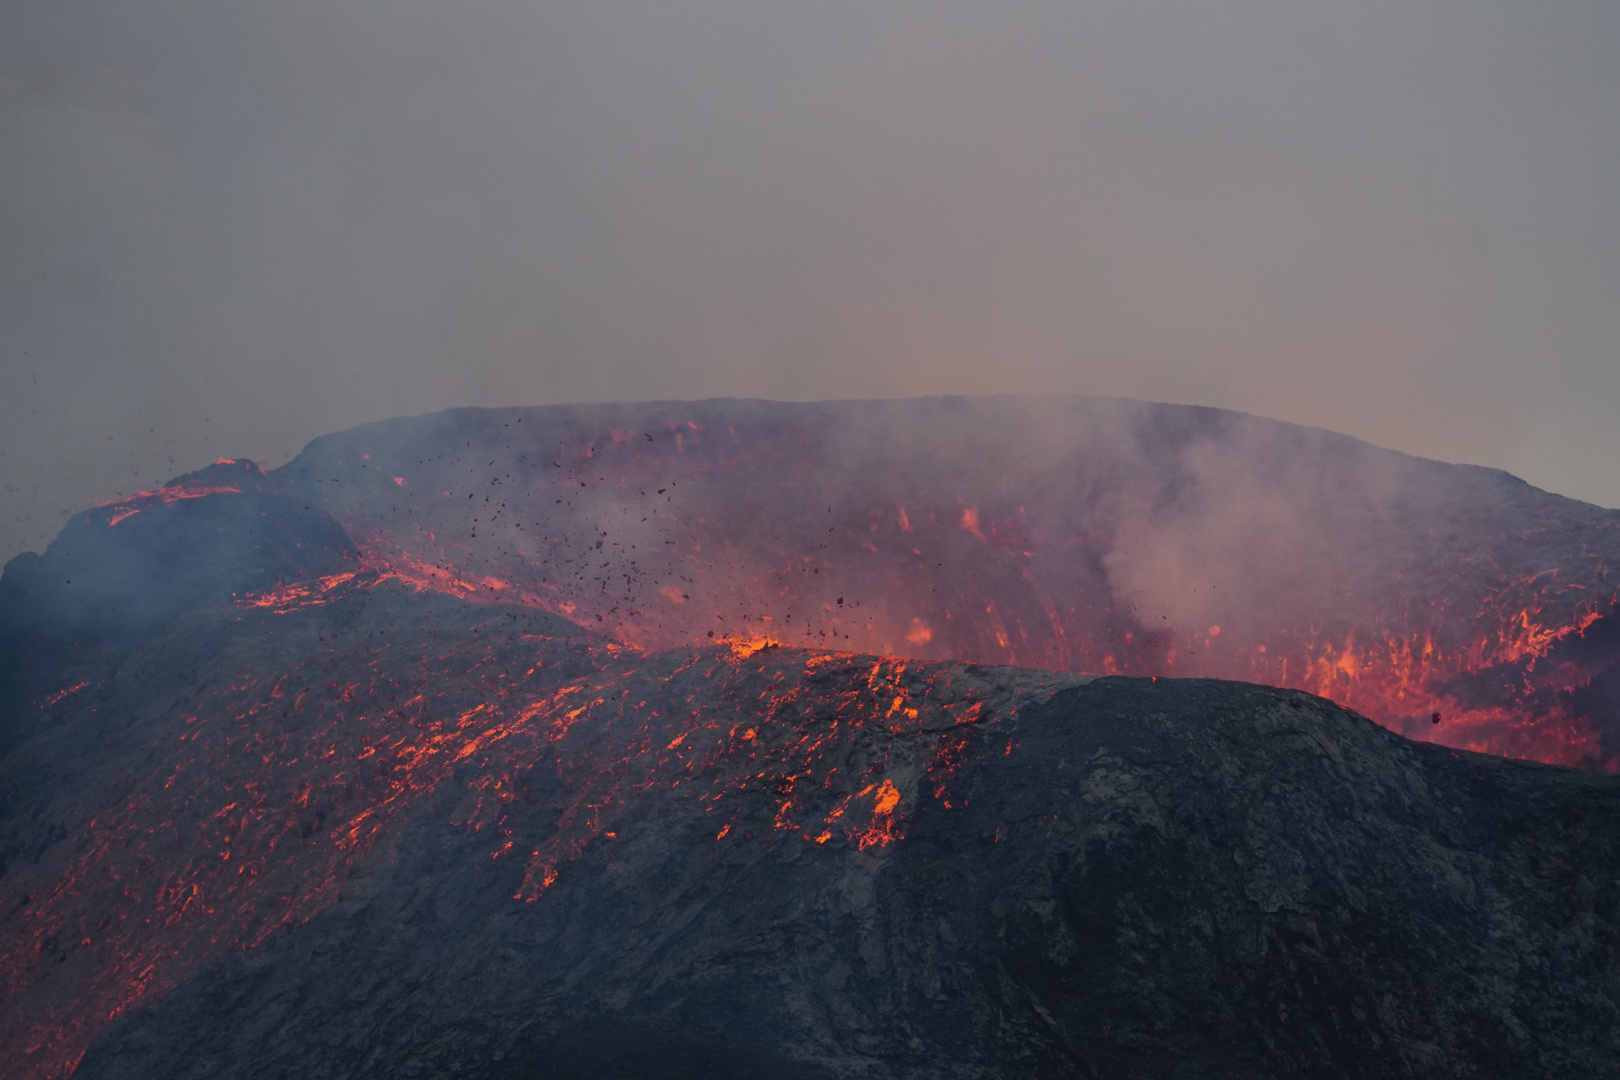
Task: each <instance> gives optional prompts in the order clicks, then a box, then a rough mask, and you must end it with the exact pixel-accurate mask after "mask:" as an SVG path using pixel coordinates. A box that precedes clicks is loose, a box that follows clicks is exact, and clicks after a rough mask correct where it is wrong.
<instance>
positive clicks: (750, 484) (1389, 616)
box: [0, 399, 1620, 1080]
mask: <svg viewBox="0 0 1620 1080" xmlns="http://www.w3.org/2000/svg"><path fill="white" fill-rule="evenodd" d="M1617 530H1620V513H1616V512H1614V511H1609V510H1604V509H1601V508H1597V507H1593V506H1589V505H1586V504H1582V503H1577V502H1573V501H1571V500H1567V499H1561V498H1559V497H1557V496H1553V495H1550V494H1547V493H1545V492H1541V491H1538V490H1536V489H1534V488H1531V487H1529V486H1528V485H1526V484H1524V483H1522V482H1521V481H1518V480H1516V479H1514V478H1512V477H1511V476H1508V475H1506V474H1504V473H1500V472H1495V471H1491V470H1485V469H1477V468H1471V467H1463V466H1451V465H1443V464H1439V463H1436V462H1429V461H1422V460H1419V459H1415V458H1410V457H1406V456H1404V455H1400V454H1395V453H1392V452H1388V451H1383V450H1378V449H1376V448H1374V447H1370V446H1368V445H1366V444H1363V443H1360V442H1357V441H1355V440H1352V439H1349V438H1346V437H1343V436H1337V435H1332V434H1329V433H1326V432H1321V431H1315V430H1312V429H1306V428H1299V427H1295V426H1291V425H1285V424H1279V423H1274V422H1270V421H1264V420H1260V419H1257V418H1253V417H1248V416H1243V415H1239V414H1233V413H1224V412H1220V411H1217V410H1209V409H1195V408H1188V407H1178V406H1164V405H1149V404H1145V403H1138V402H1129V401H1113V400H1095V399H1071V400H1055V401H1040V402H1034V401H1027V400H1019V399H932V400H917V401H898V402H841V403H823V404H815V405H787V404H780V403H769V402H738V401H717V402H703V403H662V404H651V405H623V406H576V407H555V408H537V409H502V410H457V411H452V412H448V413H441V414H436V415H433V416H429V417H423V418H417V419H408V420H394V421H388V422H385V423H381V424H375V425H369V426H367V427H363V428H357V429H354V430H352V431H348V432H342V433H339V434H335V435H331V436H327V437H325V438H322V439H319V440H316V442H314V443H312V444H311V445H310V446H309V447H308V448H307V449H306V450H305V451H304V452H303V453H302V454H301V455H299V457H297V458H296V459H294V460H293V461H292V462H290V463H289V464H287V465H286V466H283V467H282V468H280V469H277V470H275V471H273V472H270V473H265V472H263V471H261V470H260V469H259V468H258V467H257V466H255V465H253V464H251V463H249V462H243V461H221V462H220V463H218V464H217V465H215V466H212V467H210V468H208V469H204V470H202V471H200V472H198V473H193V474H190V475H188V476H185V477H181V478H180V479H178V480H176V481H174V482H173V483H171V484H170V485H168V486H166V487H164V488H162V489H159V490H157V491H154V492H148V493H144V494H142V495H138V496H135V497H133V498H130V499H126V500H120V501H118V502H114V503H110V504H107V505H104V506H100V507H96V508H93V509H91V510H89V511H86V512H85V513H83V514H81V515H79V516H78V517H77V518H75V519H74V520H73V521H71V522H70V523H69V524H68V525H67V527H66V528H64V530H63V532H62V534H61V535H60V536H59V537H58V538H57V540H56V541H55V542H54V543H53V544H52V545H51V547H50V548H49V549H47V551H46V552H44V553H43V554H42V555H24V556H21V557H19V558H18V559H16V560H13V561H12V562H11V563H10V564H8V566H7V567H6V571H5V574H4V576H3V578H0V648H3V653H0V658H3V659H0V707H3V709H4V712H3V714H0V753H3V755H4V757H3V769H4V773H3V777H4V779H3V787H0V792H3V799H4V802H3V804H0V979H3V982H0V1070H3V1071H4V1073H5V1075H7V1076H18V1077H42V1078H43V1077H59V1076H66V1075H69V1074H73V1075H76V1076H89V1077H98V1076H106V1077H159V1076H162V1077H179V1076H199V1077H200V1076H209V1077H216V1076H244V1077H247V1076H254V1077H257V1076H265V1077H270V1076H293V1075H296V1076H311V1077H314V1076H326V1075H331V1076H378V1077H381V1076H410V1075H448V1074H451V1073H454V1074H456V1075H468V1076H483V1077H492V1078H495V1077H499V1078H513V1080H516V1078H520V1077H531V1076H532V1077H540V1076H560V1077H571V1076H581V1077H583V1076H651V1075H659V1076H688V1075H689V1076H765V1075H769V1076H802V1077H807V1078H808V1077H817V1078H819V1077H833V1076H840V1077H842V1076H872V1077H889V1076H895V1077H900V1076H919V1077H920V1076H930V1077H932V1076H962V1077H969V1076H973V1077H1002V1076H1005V1077H1014V1076H1020V1077H1022V1076H1052V1077H1058V1076H1064V1077H1067V1076H1116V1075H1150V1076H1177V1077H1182V1076H1185V1077H1205V1076H1208V1077H1217V1076H1219V1077H1226V1076H1232V1077H1236V1076H1294V1075H1324V1076H1373V1075H1379V1076H1382V1075H1388V1074H1392V1073H1409V1074H1412V1075H1420V1076H1485V1075H1530V1074H1539V1075H1547V1074H1552V1073H1558V1074H1560V1075H1571V1076H1605V1075H1609V1070H1610V1068H1611V1067H1612V1062H1613V1061H1614V1060H1616V1054H1617V1052H1620V998H1617V997H1616V995H1615V991H1614V980H1613V972H1614V971H1615V970H1616V966H1615V965H1616V960H1617V948H1620V829H1617V828H1616V826H1617V825H1620V780H1616V779H1615V778H1614V777H1612V776H1609V775H1605V773H1606V772H1612V771H1614V769H1615V765H1616V762H1617V761H1620V708H1617V703H1620V629H1617V627H1620V621H1617V619H1616V610H1615V605H1616V591H1615V589H1616V586H1615V585H1613V584H1611V583H1610V582H1609V566H1610V564H1611V563H1612V562H1613V561H1614V560H1615V559H1616V558H1617V557H1620V531H1617ZM1261 684H1263V685H1261ZM1327 699H1332V700H1327ZM1351 709H1353V710H1355V711H1354V712H1352V711H1350V710H1351ZM1363 716H1365V717H1366V719H1364V718H1363ZM1571 765H1577V766H1584V767H1585V768H1584V769H1570V768H1566V767H1563V766H1571Z"/></svg>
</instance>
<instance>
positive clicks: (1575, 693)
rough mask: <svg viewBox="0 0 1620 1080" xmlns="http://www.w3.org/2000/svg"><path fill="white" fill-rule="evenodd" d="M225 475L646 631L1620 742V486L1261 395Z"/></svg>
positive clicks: (638, 426)
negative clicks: (1309, 413)
mask: <svg viewBox="0 0 1620 1080" xmlns="http://www.w3.org/2000/svg"><path fill="white" fill-rule="evenodd" d="M217 485H225V486H227V487H241V488H242V489H243V490H265V491H276V492H281V493H284V494H286V495H288V496H290V497H292V498H294V499H297V500H302V501H301V502H300V503H299V505H300V506H302V505H306V504H308V505H311V506H315V507H319V508H321V509H324V510H326V511H328V512H329V513H331V514H332V515H333V516H334V517H335V518H336V520H337V521H339V522H340V523H341V524H342V526H343V528H344V529H345V530H347V533H348V535H349V536H350V537H351V538H352V540H353V541H354V543H355V544H356V545H358V547H359V549H360V551H361V554H362V558H363V560H364V562H365V564H366V565H368V566H371V567H373V568H375V569H377V570H379V571H384V572H391V573H394V574H398V575H401V576H402V577H404V578H406V579H408V580H411V581H413V582H414V583H416V584H418V585H422V586H425V587H427V588H431V589H434V590H437V591H441V592H447V593H450V594H453V595H458V596H463V597H466V598H469V599H474V600H481V601H497V602H501V603H506V604H518V605H522V606H526V607H532V608H536V609H539V610H545V611H549V612H551V613H553V614H557V615H560V616H562V617H565V618H568V619H570V620H572V621H575V622H580V623H584V624H585V625H587V626H590V627H592V628H594V629H599V630H601V631H602V632H604V633H606V634H608V635H609V636H611V637H613V638H614V639H615V640H619V641H622V642H625V643H627V644H632V645H635V646H638V647H642V648H651V649H663V648H671V647H675V646H683V645H684V646H689V645H694V644H701V643H704V642H706V641H708V640H711V639H712V638H713V637H715V636H749V635H761V634H764V635H768V636H771V637H773V638H774V639H777V640H781V641H783V642H785V643H789V644H793V645H798V646H805V647H813V648H833V649H846V650H850V651H855V652H867V653H875V654H879V655H884V656H901V657H907V658H914V659H925V660H964V661H971V662H976V663H986V664H1007V665H1017V666H1023V667H1034V668H1041V669H1043V670H1050V671H1088V672H1097V673H1102V674H1131V675H1158V676H1213V677H1218V678H1226V679H1241V680H1246V681H1251V682H1259V683H1265V684H1268V685H1274V686H1285V687H1294V688H1298V689H1303V690H1307V691H1309V692H1311V693H1313V694H1318V695H1321V696H1323V697H1329V698H1332V699H1333V700H1335V701H1338V702H1340V703H1342V704H1344V705H1347V706H1349V707H1351V708H1354V709H1356V710H1358V711H1360V712H1362V713H1364V714H1365V715H1367V716H1370V717H1372V718H1373V719H1375V720H1377V721H1378V722H1379V723H1381V724H1384V725H1385V726H1387V727H1389V728H1391V729H1392V730H1395V731H1399V732H1401V733H1403V734H1406V735H1408V736H1410V737H1413V738H1419V739H1426V740H1434V741H1438V742H1441V743H1445V744H1447V745H1450V746H1455V747H1462V748H1468V749H1474V750H1480V751H1486V752H1490V753H1500V754H1509V755H1513V756H1518V757H1528V758H1533V759H1536V760H1541V761H1549V762H1558V763H1562V764H1578V765H1584V766H1587V767H1598V768H1608V769H1613V768H1615V767H1616V765H1617V764H1620V666H1617V661H1620V620H1617V619H1616V618H1615V617H1614V616H1615V612H1616V598H1617V596H1620V580H1617V579H1615V578H1614V572H1615V570H1616V569H1617V567H1620V511H1614V510H1605V509H1601V508H1599V507H1595V506H1591V505H1588V504H1585V503H1579V502H1575V501H1573V500H1569V499H1564V498H1560V497H1558V496H1555V495H1550V494H1548V493H1546V492H1543V491H1539V490H1537V489H1535V488H1532V487H1530V486H1529V485H1527V484H1525V483H1524V482H1522V481H1520V480H1517V479H1515V478H1514V477H1512V476H1509V475H1508V474H1506V473H1502V472H1497V471H1494V470H1488V469H1481V468H1475V467H1470V466H1457V465H1445V464H1441V463H1438V462H1433V461H1425V460H1421V459H1417V458H1412V457H1408V456H1406V455H1403V454H1398V453H1394V452H1391V451H1386V450H1380V449H1378V448H1376V447H1372V446H1369V445H1367V444H1365V443H1362V442H1359V441H1357V440H1354V439H1351V438H1348V437H1346V436H1341V435H1334V434H1332V433H1329V432H1325V431H1320V430H1316V429H1311V428H1302V427H1298V426H1295V425H1290V424H1283V423H1278V422H1275V421H1269V420H1262V419H1259V418H1256V417H1252V416H1247V415H1243V414H1239V413H1231V412H1223V411H1220V410H1215V409H1206V408H1194V407H1189V406H1172V405H1153V404H1147V403H1142V402H1134V401H1126V400H1117V399H1085V398H1076V399H1058V400H1046V401H1037V400H1031V399H1020V398H988V399H972V398H936V399H919V400H910V401H860V402H853V401H852V402H830V403H819V404H784V403H776V402H756V401H712V402H695V403H672V404H650V405H604V406H559V407H550V408H532V409H500V410H455V411H451V412H445V413H438V414H434V415H431V416H425V417H420V418H417V419H405V420H391V421H387V422H385V423H380V424H373V425H368V426H366V427H361V428H356V429H354V430H352V431H347V432H342V433H339V434H335V435H331V436H327V437H325V438H322V439H318V440H316V441H315V442H314V443H312V444H311V445H310V446H309V448H308V449H306V450H305V451H304V452H303V453H302V454H301V455H299V457H298V458H297V459H295V460H294V461H292V462H291V463H289V464H288V465H286V466H284V467H283V468H281V469H278V470H276V471H275V472H273V473H271V474H270V475H269V476H265V477H260V476H257V475H253V474H252V470H251V469H247V468H244V467H221V468H219V469H216V470H206V471H205V472H204V473H203V474H197V476H195V477H193V478H192V479H191V480H189V481H186V482H183V483H182V484H181V485H179V487H180V488H181V489H187V488H188V487H195V488H196V489H197V490H204V491H206V490H211V489H212V488H213V487H214V486H217ZM140 505H141V503H140V500H138V499H137V500H134V501H130V502H126V503H121V504H114V505H112V506H109V507H107V508H105V509H104V510H103V513H105V514H107V515H108V517H107V521H108V522H109V524H111V523H113V521H114V520H115V519H119V518H120V516H121V515H125V514H128V513H131V512H133V511H135V510H136V509H138V507H139V506H140ZM1437 714H1438V716H1439V717H1440V720H1439V722H1438V723H1436V722H1435V720H1434V717H1435V716H1436V715H1437Z"/></svg>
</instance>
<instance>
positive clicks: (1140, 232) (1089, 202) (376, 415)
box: [0, 0, 1620, 558]
mask: <svg viewBox="0 0 1620 1080" xmlns="http://www.w3.org/2000/svg"><path fill="white" fill-rule="evenodd" d="M1617 57H1620V4H1616V3H1614V2H1613V0H1592V2H1584V3H1583V2H1556V0H1554V2H1549V3H1537V4H1532V3H1529V2H1527V0H1520V2H1518V3H1511V4H1509V3H1502V2H1499V0H1466V2H1463V0H1432V2H1425V3H1413V2H1411V0H1403V2H1400V3H1384V2H1380V0H1361V2H1358V3H1355V4H1327V3H1301V2H1299V0H1293V2H1275V3H1272V2H1247V3H1214V2H1207V0H1206V2H1188V3H1160V2H1155V0H1130V2H1122V3H1078V2H1073V0H1069V2H1062V3H1058V2H1053V3H1042V4H1035V3H1009V2H1006V0H1001V2H996V3H981V4H964V3H952V2H946V0H929V2H925V3H883V2H875V0H862V2H848V3H837V2H817V0H795V2H781V3H772V2H767V0H749V2H740V3H718V2H717V3H687V2H677V0H642V2H638V3H614V2H609V0H588V2H579V3H566V4H565V3H546V2H542V0H498V2H482V0H457V2H455V3H448V2H415V0H386V2H385V0H274V2H270V3H266V2H264V0H256V2H251V3H250V2H246V0H206V2H204V0H118V2H116V3H114V2H108V0H71V2H64V0H0V488H3V490H0V499H3V502H0V507H3V510H0V558H5V557H9V556H10V555H12V554H14V553H15V552H17V551H19V550H22V549H24V548H39V547H41V546H43V545H44V544H45V543H46V542H48V540H49V539H50V538H51V537H52V536H53V535H54V534H55V532H56V530H57V529H58V528H59V527H60V525H61V523H62V520H63V518H64V516H65V515H66V514H67V513H69V512H71V511H74V510H77V509H80V508H82V507H84V506H85V505H87V504H88V503H89V502H90V501H92V500H93V499H96V498H98V497H107V496H111V495H115V494H118V493H127V492H131V491H135V490H139V489H140V488H142V487H146V486H151V485H154V484H156V483H160V482H162V481H164V480H166V479H168V478H169V477H171V476H173V475H175V474H176V473H179V472H182V471H185V470H188V469H192V468H195V467H198V466H200V465H202V464H206V463H207V462H209V461H212V460H213V459H214V458H215V457H217V456H220V455H229V456H247V457H262V458H263V459H264V460H265V462H266V464H267V465H276V464H280V463H281V462H282V461H284V460H286V459H287V458H288V457H289V456H291V455H292V454H294V453H296V452H297V450H298V449H299V448H300V447H301V446H302V445H303V444H304V442H306V441H307V440H308V439H310V438H312V437H314V436H316V435H319V434H322V433H324V432H327V431H330V430H333V429H337V428H341V427H347V426H350V425H353V424H357V423H361V422H364V421H368V420H374V419H380V418H383V417H388V416H394V415H400V414H411V413H421V412H426V411H431V410H435V409H440V408H445V407H448V406H453V405H468V404H491V405H493V404H542V403H548V402H563V401H580V400H640V399H652V398H702V397H711V396H760V397H773V398H787V399H815V398H835V397H868V396H906V395H916V394H939V393H953V394H954V393H961V394H977V393H995V392H1009V393H1032V394H1059V393H1062V394H1068V393H1094V394H1110V395H1128V396H1132V397H1140V398H1148V399H1154V400H1164V401H1178V402H1193V403H1199V404H1208V405H1218V406H1223V407H1227V408H1234V409H1242V410H1245V411H1249V412H1254V413H1259V414H1262V415H1266V416H1272V417H1277V418H1280V419H1285V420H1292V421H1298V422H1301V423H1306V424H1314V425H1319V426H1323V427H1328V428H1332V429H1335V430H1339V431H1344V432H1348V433H1350V434H1353V435H1357V436H1360V437H1362V438H1364V439H1367V440H1370V441H1371V442H1374V443H1377V444H1379V445H1382V446H1388V447H1393V448H1396V449H1399V450H1405V451H1408V452H1411V453H1416V454H1421V455H1425V456H1430V457H1437V458H1441V459H1444V460H1449V461H1466V462H1475V463H1479V464H1486V465H1494V466H1499V467H1501V468H1505V469H1508V470H1510V471H1513V472H1515V473H1517V474H1518V475H1520V476H1523V477H1525V478H1526V479H1528V480H1530V481H1531V482H1533V483H1535V484H1538V485H1540V486H1542V487H1546V488H1549V489H1551V490H1553V491H1557V492H1560V493H1563V494H1567V495H1572V496H1576V497H1579V498H1583V499H1587V500H1590V501H1593V502H1598V503H1601V504H1603V505H1606V506H1611V507H1615V506H1620V423H1617V422H1616V417H1617V416H1620V61H1617V59H1616V58H1617Z"/></svg>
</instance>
